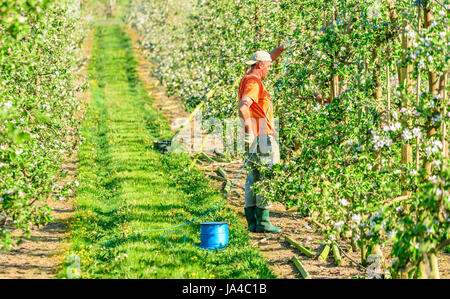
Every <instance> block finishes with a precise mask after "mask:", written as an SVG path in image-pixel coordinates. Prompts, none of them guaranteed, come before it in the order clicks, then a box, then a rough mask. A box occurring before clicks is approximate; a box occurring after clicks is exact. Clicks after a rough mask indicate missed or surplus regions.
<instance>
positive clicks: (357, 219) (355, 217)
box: [352, 214, 361, 223]
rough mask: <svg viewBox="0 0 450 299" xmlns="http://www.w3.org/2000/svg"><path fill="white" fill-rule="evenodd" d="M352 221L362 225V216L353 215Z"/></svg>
mask: <svg viewBox="0 0 450 299" xmlns="http://www.w3.org/2000/svg"><path fill="white" fill-rule="evenodd" d="M352 221H353V222H355V223H360V222H361V215H359V214H354V215H352Z"/></svg>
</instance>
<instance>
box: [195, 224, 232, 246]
mask: <svg viewBox="0 0 450 299" xmlns="http://www.w3.org/2000/svg"><path fill="white" fill-rule="evenodd" d="M229 237H230V233H229V232H228V223H226V222H204V223H200V241H201V245H200V248H202V249H207V250H214V249H223V248H225V247H226V246H227V245H228V241H229Z"/></svg>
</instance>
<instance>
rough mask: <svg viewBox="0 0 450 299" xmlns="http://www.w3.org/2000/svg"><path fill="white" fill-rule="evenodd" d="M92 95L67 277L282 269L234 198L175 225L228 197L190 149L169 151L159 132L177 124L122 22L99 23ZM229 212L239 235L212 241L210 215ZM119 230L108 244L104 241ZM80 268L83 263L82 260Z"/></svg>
mask: <svg viewBox="0 0 450 299" xmlns="http://www.w3.org/2000/svg"><path fill="white" fill-rule="evenodd" d="M90 80H91V85H92V86H91V91H92V102H91V104H90V108H89V110H88V112H87V115H86V119H85V121H84V123H83V127H82V135H83V137H84V138H85V139H84V138H83V145H82V147H81V149H80V152H79V159H80V162H79V178H78V181H79V183H80V185H79V187H78V190H77V194H76V206H77V208H76V211H75V216H74V219H73V221H72V229H73V233H72V236H71V242H72V247H71V250H70V252H68V253H67V255H68V257H69V256H71V255H76V256H77V257H79V259H80V265H79V266H78V265H77V263H76V262H74V261H76V260H70V259H69V258H68V261H67V262H66V265H65V267H64V269H63V271H62V272H61V274H60V277H66V276H67V273H75V274H81V277H83V278H275V275H274V274H273V272H272V271H271V270H270V268H269V267H268V265H267V263H266V261H265V260H264V259H263V258H262V257H261V256H260V254H259V251H258V249H256V248H251V247H250V239H249V237H248V234H247V231H246V228H245V227H244V225H243V223H242V222H241V220H240V219H238V217H237V215H235V213H234V212H233V211H232V210H231V209H229V208H227V207H226V205H225V204H223V205H221V206H220V208H218V209H217V210H215V211H214V212H212V213H210V214H209V215H208V216H206V217H205V218H202V219H201V220H200V221H197V222H195V223H194V224H189V225H185V226H182V227H178V228H177V230H181V231H183V233H184V234H186V238H187V240H186V243H183V236H182V235H181V233H179V232H173V233H171V234H168V235H167V236H166V237H165V238H164V239H162V240H159V239H160V238H161V236H162V235H163V234H164V233H165V232H164V231H163V232H145V233H133V232H135V231H139V230H148V229H161V228H168V227H171V226H174V225H178V224H182V223H184V222H186V221H190V220H193V219H196V218H197V217H199V216H201V215H203V214H204V213H205V212H207V211H208V210H210V209H211V208H212V207H214V206H215V205H216V204H217V203H218V202H220V200H221V199H222V196H221V194H220V193H219V192H218V191H217V190H215V189H213V188H212V187H211V184H210V182H209V181H207V180H205V179H204V174H203V173H202V172H201V171H200V170H199V169H198V168H197V167H195V166H191V164H192V162H191V160H190V158H189V156H187V155H186V154H169V155H162V154H160V153H158V152H157V151H155V150H154V149H153V147H152V144H153V141H154V140H161V139H167V138H169V136H171V134H172V133H171V131H170V129H169V126H168V124H167V122H166V120H165V119H164V118H163V117H162V116H161V115H160V114H158V112H157V111H156V110H154V108H153V106H152V99H151V98H150V97H149V95H148V93H147V91H146V90H145V87H144V86H143V84H142V82H141V81H140V80H139V78H138V75H137V72H136V60H135V57H134V54H133V52H132V48H131V41H130V39H129V37H128V35H127V34H126V33H125V31H124V30H123V29H122V28H121V27H120V26H119V25H98V26H96V28H95V41H94V47H93V57H92V60H91V64H90ZM206 221H226V222H228V223H229V224H230V244H229V246H228V247H227V248H226V249H225V250H222V251H215V252H214V251H204V250H200V249H198V248H197V247H196V246H195V245H199V243H200V224H199V223H200V222H206ZM108 240H112V241H111V242H109V243H108V244H106V246H102V244H104V243H105V242H107V241H108ZM78 268H79V270H80V272H79V271H78V270H77V269H78Z"/></svg>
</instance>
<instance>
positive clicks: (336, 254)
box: [332, 243, 342, 266]
mask: <svg viewBox="0 0 450 299" xmlns="http://www.w3.org/2000/svg"><path fill="white" fill-rule="evenodd" d="M332 248H333V257H334V263H335V264H336V266H340V265H342V259H341V254H340V253H339V248H338V246H337V244H336V243H333V245H332Z"/></svg>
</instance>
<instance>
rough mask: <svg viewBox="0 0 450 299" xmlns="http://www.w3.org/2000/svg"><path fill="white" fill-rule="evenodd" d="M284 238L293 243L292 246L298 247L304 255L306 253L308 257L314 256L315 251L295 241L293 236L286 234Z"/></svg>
mask: <svg viewBox="0 0 450 299" xmlns="http://www.w3.org/2000/svg"><path fill="white" fill-rule="evenodd" d="M284 239H285V240H286V242H288V243H289V244H291V245H292V246H294V247H295V248H297V249H298V250H299V251H300V252H301V253H303V254H304V255H306V256H307V257H311V258H312V257H313V256H314V255H315V254H314V252H312V251H311V250H309V249H308V248H306V247H304V246H302V245H300V244H298V243H297V242H295V241H294V240H293V239H292V238H291V237H289V236H287V235H286V236H284Z"/></svg>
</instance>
